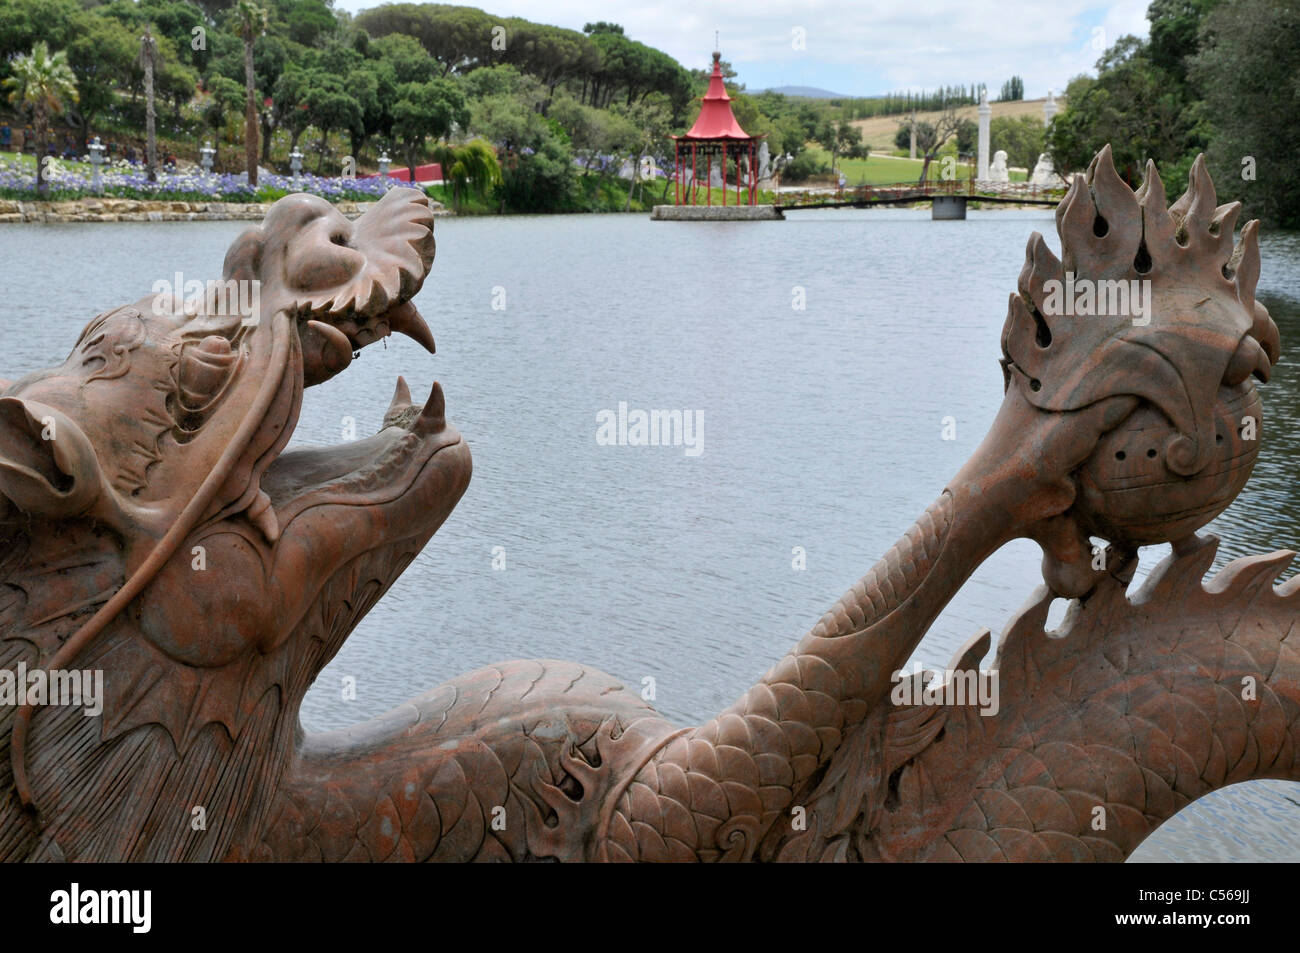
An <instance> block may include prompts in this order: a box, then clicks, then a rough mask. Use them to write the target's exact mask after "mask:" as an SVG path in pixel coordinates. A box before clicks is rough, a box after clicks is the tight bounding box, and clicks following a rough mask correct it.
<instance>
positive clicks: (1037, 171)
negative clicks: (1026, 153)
mask: <svg viewBox="0 0 1300 953" xmlns="http://www.w3.org/2000/svg"><path fill="white" fill-rule="evenodd" d="M1029 184H1030V185H1037V186H1041V187H1043V188H1048V189H1058V188H1064V187H1065V181H1064V180H1063V179H1062V178H1061V177H1060V176H1059V175H1058V174H1057V172H1056V166H1055V165H1053V164H1052V157H1051V156H1049V155H1048V154H1047V153H1046V152H1043V153H1040V154H1039V156H1038V161H1037V162H1036V163H1034V171H1033V172H1031V173H1030V175H1029Z"/></svg>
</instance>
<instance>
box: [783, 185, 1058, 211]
mask: <svg viewBox="0 0 1300 953" xmlns="http://www.w3.org/2000/svg"><path fill="white" fill-rule="evenodd" d="M943 195H953V196H964V197H966V198H971V199H976V200H978V199H979V198H980V197H981V196H987V197H989V198H1003V199H1024V200H1026V201H1031V202H1032V201H1038V202H1059V201H1060V200H1061V199H1062V198H1064V196H1065V189H1063V188H1048V187H1046V186H1041V185H1032V184H1030V183H1028V182H978V183H977V182H976V181H975V180H974V179H947V180H945V179H939V180H927V181H925V182H894V183H891V184H889V185H858V186H854V187H852V188H838V189H826V190H818V191H813V190H808V191H804V192H778V193H777V195H776V198H775V204H776V205H778V206H780V207H782V208H797V207H799V206H801V205H840V204H844V205H852V204H857V203H868V202H877V203H879V202H891V201H899V202H905V201H907V200H909V199H915V200H917V201H924V200H925V199H928V198H934V197H935V196H943Z"/></svg>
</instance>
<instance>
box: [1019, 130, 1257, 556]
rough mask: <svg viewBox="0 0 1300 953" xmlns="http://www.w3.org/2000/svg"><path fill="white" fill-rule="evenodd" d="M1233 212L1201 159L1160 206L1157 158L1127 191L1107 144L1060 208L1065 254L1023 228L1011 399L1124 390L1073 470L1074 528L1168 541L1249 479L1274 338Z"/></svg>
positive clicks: (1095, 396)
mask: <svg viewBox="0 0 1300 953" xmlns="http://www.w3.org/2000/svg"><path fill="white" fill-rule="evenodd" d="M1240 210H1241V204H1240V203H1239V202H1233V203H1230V204H1227V205H1218V204H1217V199H1216V196H1215V191H1214V184H1213V183H1212V182H1211V181H1210V177H1209V174H1208V173H1207V171H1206V168H1205V160H1204V158H1203V157H1198V158H1197V160H1196V161H1195V163H1194V164H1193V165H1192V169H1191V175H1190V183H1189V187H1188V189H1187V191H1186V193H1185V194H1184V195H1183V196H1182V198H1180V199H1179V200H1178V201H1177V202H1175V203H1174V204H1173V205H1172V206H1171V205H1168V204H1167V201H1166V198H1165V189H1164V185H1163V184H1162V183H1161V181H1160V176H1159V175H1158V174H1157V172H1156V168H1155V165H1154V163H1151V162H1148V163H1147V169H1146V178H1145V181H1144V182H1143V184H1142V186H1141V187H1140V188H1139V189H1138V190H1137V191H1136V192H1134V191H1133V190H1131V189H1130V188H1128V186H1126V185H1125V184H1124V182H1123V180H1122V179H1121V178H1120V177H1119V175H1118V173H1117V172H1116V171H1115V166H1114V164H1113V162H1112V160H1111V151H1110V147H1109V146H1106V147H1105V148H1103V149H1102V150H1101V152H1100V153H1098V154H1097V156H1096V157H1095V158H1094V159H1093V161H1092V163H1091V165H1090V166H1089V167H1088V170H1087V173H1086V174H1085V175H1083V176H1076V177H1075V178H1074V180H1073V182H1072V183H1071V185H1070V189H1069V192H1068V193H1067V194H1066V196H1065V199H1064V200H1063V201H1062V202H1061V204H1060V206H1059V207H1058V209H1057V212H1056V224H1057V231H1058V233H1059V234H1060V238H1061V248H1062V257H1061V258H1059V259H1058V258H1057V257H1056V255H1054V254H1053V253H1052V251H1051V250H1050V249H1049V248H1048V247H1047V243H1046V242H1045V241H1044V240H1043V237H1042V236H1041V235H1040V234H1038V233H1037V232H1035V233H1034V234H1033V235H1032V236H1031V237H1030V240H1029V245H1028V248H1027V250H1026V261H1025V265H1024V268H1023V269H1022V271H1021V273H1020V279H1019V287H1018V291H1017V292H1016V293H1013V294H1012V295H1011V297H1010V304H1009V308H1008V314H1007V320H1006V324H1005V326H1004V329H1003V332H1002V351H1003V360H1002V365H1003V373H1004V379H1005V384H1006V387H1007V391H1008V395H1009V396H1010V395H1011V394H1012V392H1014V393H1015V395H1016V399H1017V400H1023V401H1024V402H1027V403H1028V404H1029V405H1031V406H1032V407H1034V408H1036V409H1037V410H1039V411H1042V412H1046V413H1049V414H1060V415H1070V414H1077V413H1079V412H1081V411H1084V410H1085V409H1087V408H1090V407H1095V406H1097V405H1099V404H1100V403H1102V402H1105V401H1114V399H1116V398H1127V401H1126V403H1125V404H1124V407H1125V409H1124V411H1123V412H1122V414H1121V415H1120V419H1119V420H1118V421H1116V420H1113V419H1112V420H1110V421H1108V423H1107V428H1106V432H1105V433H1104V434H1102V435H1100V436H1099V437H1097V436H1096V435H1094V436H1093V437H1092V438H1090V441H1089V442H1088V444H1087V447H1086V448H1085V449H1086V454H1085V459H1083V461H1082V464H1081V466H1079V468H1078V469H1077V471H1076V472H1075V473H1074V487H1073V491H1074V492H1073V494H1072V500H1071V506H1070V509H1069V514H1068V515H1069V520H1068V523H1069V533H1068V535H1070V536H1071V537H1073V538H1074V539H1079V538H1080V537H1084V536H1085V535H1088V534H1090V535H1095V536H1100V537H1102V538H1104V539H1106V540H1108V541H1109V542H1111V543H1112V544H1115V545H1116V546H1118V547H1120V548H1121V549H1123V550H1129V551H1131V550H1132V549H1133V548H1135V547H1136V546H1138V545H1145V544H1150V543H1159V542H1175V543H1178V542H1180V541H1182V540H1184V539H1186V538H1187V537H1189V536H1190V535H1191V534H1192V533H1194V532H1195V530H1197V529H1198V528H1200V527H1201V526H1204V525H1205V524H1206V523H1207V522H1209V521H1210V520H1211V519H1213V518H1214V517H1215V516H1217V515H1218V514H1219V513H1220V512H1222V511H1223V509H1224V508H1226V507H1227V505H1228V504H1229V503H1230V502H1231V501H1232V499H1233V498H1234V497H1235V496H1236V495H1237V493H1238V492H1239V491H1240V490H1241V488H1242V487H1243V486H1244V485H1245V482H1246V480H1247V478H1248V477H1249V475H1250V471H1251V468H1252V466H1253V464H1254V461H1255V457H1256V455H1257V454H1258V448H1259V434H1260V429H1259V428H1260V409H1261V405H1260V400H1259V395H1258V392H1257V391H1256V389H1255V385H1254V382H1253V381H1252V379H1251V378H1252V377H1255V378H1258V379H1259V380H1262V381H1266V380H1268V377H1269V374H1270V371H1271V369H1272V367H1273V365H1274V364H1275V363H1276V362H1277V360H1278V358H1279V353H1280V340H1279V335H1278V330H1277V326H1276V325H1275V324H1274V323H1273V321H1272V319H1271V318H1270V317H1269V314H1268V311H1267V309H1265V307H1264V306H1263V305H1262V304H1260V303H1259V302H1257V301H1256V300H1255V283H1256V281H1257V279H1258V277H1259V264H1260V259H1259V240H1258V229H1259V223H1258V222H1255V221H1252V222H1249V223H1248V224H1247V225H1246V226H1245V227H1244V228H1243V229H1242V230H1241V237H1240V239H1239V240H1234V239H1235V236H1234V226H1235V223H1236V220H1237V216H1238V214H1239V213H1240ZM1075 462H1076V463H1077V462H1078V461H1075ZM1061 527H1062V524H1060V523H1058V524H1057V526H1056V527H1055V530H1054V533H1055V534H1056V535H1059V532H1057V531H1059V530H1060V529H1061ZM1049 561H1050V553H1049Z"/></svg>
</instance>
